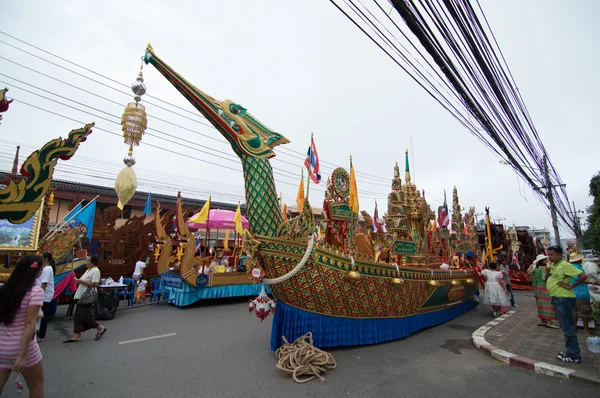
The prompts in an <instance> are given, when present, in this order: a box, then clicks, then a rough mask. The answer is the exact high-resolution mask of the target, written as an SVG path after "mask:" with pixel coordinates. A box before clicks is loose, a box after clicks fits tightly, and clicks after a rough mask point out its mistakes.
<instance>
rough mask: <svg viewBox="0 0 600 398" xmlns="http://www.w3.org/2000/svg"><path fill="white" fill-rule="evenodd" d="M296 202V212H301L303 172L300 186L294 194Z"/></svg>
mask: <svg viewBox="0 0 600 398" xmlns="http://www.w3.org/2000/svg"><path fill="white" fill-rule="evenodd" d="M296 204H297V205H298V212H299V213H302V209H304V173H303V175H302V179H301V180H300V186H299V187H298V195H296Z"/></svg>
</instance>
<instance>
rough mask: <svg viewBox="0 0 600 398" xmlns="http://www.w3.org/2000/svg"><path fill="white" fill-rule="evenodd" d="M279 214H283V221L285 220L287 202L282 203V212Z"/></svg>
mask: <svg viewBox="0 0 600 398" xmlns="http://www.w3.org/2000/svg"><path fill="white" fill-rule="evenodd" d="M281 215H282V216H283V221H287V203H284V204H283V212H282V214H281Z"/></svg>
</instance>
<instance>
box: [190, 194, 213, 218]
mask: <svg viewBox="0 0 600 398" xmlns="http://www.w3.org/2000/svg"><path fill="white" fill-rule="evenodd" d="M209 213H210V196H209V197H208V200H207V201H206V202H204V206H202V210H200V213H198V214H196V215H195V216H194V218H192V219H191V220H190V221H191V222H194V223H196V224H204V223H205V222H206V220H208V215H209Z"/></svg>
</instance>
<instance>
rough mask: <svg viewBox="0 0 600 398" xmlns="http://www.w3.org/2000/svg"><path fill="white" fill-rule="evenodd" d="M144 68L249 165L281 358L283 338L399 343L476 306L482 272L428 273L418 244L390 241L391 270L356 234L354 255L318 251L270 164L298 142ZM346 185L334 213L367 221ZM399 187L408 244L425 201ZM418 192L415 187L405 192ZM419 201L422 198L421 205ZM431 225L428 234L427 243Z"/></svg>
mask: <svg viewBox="0 0 600 398" xmlns="http://www.w3.org/2000/svg"><path fill="white" fill-rule="evenodd" d="M144 60H145V62H146V63H150V64H152V65H153V66H154V67H155V68H156V69H157V70H158V71H159V72H160V73H161V74H162V75H163V76H164V77H165V78H166V79H167V80H168V81H169V82H170V83H171V84H172V85H173V86H174V87H175V88H176V89H177V90H179V91H180V92H181V94H183V95H184V97H185V98H187V99H188V101H190V103H191V104H192V105H193V106H194V107H196V109H198V111H200V113H202V114H203V115H204V116H205V117H206V118H207V120H208V121H209V122H211V124H212V125H213V126H214V127H215V128H216V129H217V130H218V131H219V132H220V133H221V134H222V135H223V136H224V137H225V138H226V139H227V141H228V142H229V143H230V144H231V147H232V149H233V151H234V152H235V153H236V154H237V155H238V157H239V158H240V160H241V163H242V168H243V173H244V181H245V193H246V205H247V214H248V221H249V222H250V228H249V231H248V232H247V234H246V236H245V237H244V245H245V247H246V248H247V251H248V252H249V253H250V254H251V256H252V259H253V265H250V264H248V265H249V268H254V269H257V270H260V271H261V272H264V274H265V278H264V279H263V280H262V282H263V283H266V284H268V285H269V286H270V289H271V292H272V293H273V295H274V297H275V298H276V299H277V306H276V309H275V317H274V319H273V329H272V335H271V348H272V349H273V350H275V349H276V348H278V347H280V346H281V345H282V343H283V339H282V337H283V336H285V337H286V338H287V339H288V340H289V341H292V340H295V339H296V338H298V337H300V336H302V335H304V334H305V333H307V332H312V336H313V338H314V344H315V346H319V347H332V346H351V345H363V344H375V343H380V342H384V341H389V340H394V339H399V338H402V337H405V336H407V335H409V334H411V333H414V332H416V331H418V330H420V329H423V328H426V327H430V326H434V325H437V324H440V323H443V322H446V321H448V320H450V319H453V318H456V317H458V316H460V315H462V314H464V313H465V312H468V311H470V310H471V309H473V308H474V307H475V303H474V296H475V291H476V280H475V272H474V271H473V270H472V269H461V270H443V269H439V268H432V267H428V266H427V255H428V250H429V249H426V250H425V253H424V252H423V250H422V248H421V247H419V245H417V242H416V241H414V240H408V238H407V240H401V239H396V237H394V236H393V234H390V237H391V238H392V239H393V241H392V242H391V245H390V250H391V251H393V252H394V255H395V256H396V260H397V262H396V263H385V262H379V261H375V258H374V257H373V256H372V255H369V254H367V253H364V252H361V251H359V250H358V248H357V247H358V245H357V244H356V240H355V239H353V234H354V231H353V228H352V227H351V228H349V229H347V231H348V232H349V233H350V236H349V237H348V235H346V238H342V240H345V241H346V242H347V244H346V246H345V247H341V246H339V245H334V244H329V243H319V242H316V241H315V237H314V231H315V220H314V217H313V213H312V210H311V206H310V204H309V203H308V201H306V202H305V204H304V207H303V210H302V212H301V214H300V215H299V216H298V217H297V218H295V219H291V220H288V221H284V220H283V217H282V213H281V210H280V207H279V205H278V199H277V193H276V189H275V181H274V178H273V170H272V168H271V164H270V162H269V158H271V157H273V156H275V153H274V152H273V148H274V147H276V146H277V145H281V144H286V143H288V142H289V141H288V140H287V139H286V138H285V137H284V136H282V135H281V134H278V133H276V132H275V131H273V130H271V129H269V128H268V127H267V126H265V125H264V124H263V123H261V122H260V121H259V120H258V119H256V118H255V117H254V116H253V115H251V114H250V113H249V112H248V111H247V110H246V109H245V108H244V107H242V106H241V105H239V104H236V103H234V102H232V101H230V100H226V101H219V100H216V99H214V98H212V97H210V96H208V95H207V94H205V93H204V92H202V91H201V90H199V89H198V88H196V87H195V86H193V85H192V84H190V83H189V82H187V81H186V80H185V79H183V78H182V77H181V76H180V75H179V74H177V73H176V72H175V71H174V70H173V69H171V68H170V67H169V66H168V65H167V64H166V63H165V62H163V61H162V60H161V59H160V58H159V57H157V56H156V55H155V54H154V52H153V50H152V48H151V47H150V46H148V48H147V51H146V54H145V56H144ZM340 176H341V178H340V183H341V186H339V192H338V194H339V196H340V197H339V201H337V202H336V203H335V204H336V210H333V211H332V213H335V215H336V216H337V217H339V218H342V217H349V218H351V219H352V218H354V217H357V216H358V214H354V213H353V212H352V211H351V210H350V211H349V207H348V203H347V198H345V192H346V187H347V186H348V187H349V186H350V184H349V181H348V180H347V179H346V176H347V173H346V174H344V173H343V172H341V171H340ZM344 179H346V180H345V182H342V180H344ZM331 183H332V184H337V182H336V181H332V182H331ZM392 184H393V186H392V188H393V193H394V196H395V198H396V199H395V200H396V201H397V202H398V203H402V204H403V205H404V206H399V207H398V208H397V209H396V210H397V212H398V213H397V216H396V217H395V218H394V220H397V221H394V224H393V226H392V228H396V232H397V236H407V237H408V236H409V235H410V234H411V231H413V230H412V229H411V228H412V227H411V222H410V221H408V220H410V219H411V218H410V217H412V216H413V215H412V214H409V215H407V213H406V211H407V209H410V211H411V212H417V213H418V212H419V211H420V207H421V206H420V205H421V201H419V202H418V205H417V204H416V203H411V202H410V199H411V198H408V197H407V196H406V195H403V192H402V188H401V181H400V179H399V177H396V176H395V177H394V180H393V183H392ZM409 184H410V185H412V184H411V183H410V182H409V181H406V184H405V185H409ZM410 190H411V191H412V188H410ZM415 192H418V191H417V190H416V189H415ZM416 198H418V195H414V196H413V199H416ZM426 210H428V211H425V213H429V211H430V210H429V209H426ZM417 218H419V217H417V215H416V214H415V215H414V219H417ZM420 218H421V219H423V217H422V216H421V217H420ZM332 219H333V214H332ZM427 221H429V216H428V215H427ZM423 224H424V222H422V223H421V224H420V226H419V228H423V230H422V234H423V235H425V228H424V227H423ZM346 225H347V224H346ZM413 227H416V226H413ZM445 232H447V231H445ZM420 234H421V230H418V231H415V234H413V236H412V237H413V238H416V237H417V236H416V235H420ZM357 238H358V237H357Z"/></svg>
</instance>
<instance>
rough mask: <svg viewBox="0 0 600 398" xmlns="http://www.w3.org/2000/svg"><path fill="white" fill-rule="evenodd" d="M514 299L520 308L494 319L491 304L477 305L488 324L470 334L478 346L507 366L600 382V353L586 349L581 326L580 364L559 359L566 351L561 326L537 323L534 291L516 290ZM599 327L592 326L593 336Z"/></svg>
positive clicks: (579, 331) (579, 335)
mask: <svg viewBox="0 0 600 398" xmlns="http://www.w3.org/2000/svg"><path fill="white" fill-rule="evenodd" d="M515 301H516V303H517V305H518V306H519V307H518V308H512V310H513V311H510V312H509V313H508V314H505V315H504V316H502V317H500V318H497V319H493V318H492V310H491V307H490V306H488V305H481V306H479V308H478V309H477V311H489V313H490V323H488V324H487V325H485V326H483V327H481V328H480V329H478V330H477V331H475V333H473V343H474V344H475V346H476V347H477V348H479V349H480V350H484V351H487V352H488V353H489V354H490V355H492V357H494V358H495V359H498V360H500V361H502V362H505V363H506V364H508V365H510V366H519V367H522V368H526V369H529V370H533V371H535V372H536V373H543V374H549V375H552V376H558V377H563V378H567V379H571V378H579V379H585V380H587V381H591V382H594V383H599V384H600V354H594V353H592V352H590V351H589V350H588V348H587V337H586V336H584V335H583V330H582V329H579V330H578V331H577V337H578V340H579V346H580V348H581V363H579V364H574V363H566V362H562V361H559V360H558V359H556V354H557V353H558V352H560V351H564V350H565V346H564V337H563V334H562V332H561V331H560V329H550V328H547V327H544V326H538V325H537V309H536V303H535V298H534V296H533V291H516V292H515ZM599 326H600V325H598V326H597V328H596V329H595V330H593V329H592V335H599V334H600V327H599Z"/></svg>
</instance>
